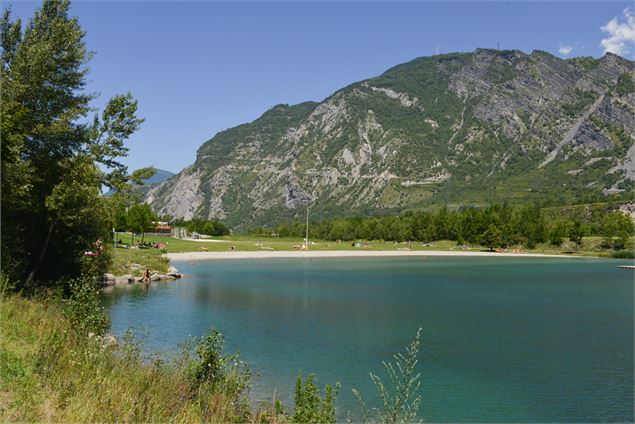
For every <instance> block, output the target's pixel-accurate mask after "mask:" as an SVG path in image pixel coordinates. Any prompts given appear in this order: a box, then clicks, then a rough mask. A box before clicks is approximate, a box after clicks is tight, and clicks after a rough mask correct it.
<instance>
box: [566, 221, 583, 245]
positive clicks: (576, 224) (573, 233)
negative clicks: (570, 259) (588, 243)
mask: <svg viewBox="0 0 635 424" xmlns="http://www.w3.org/2000/svg"><path fill="white" fill-rule="evenodd" d="M582 237H584V230H583V228H582V223H581V222H580V221H579V220H577V219H576V220H575V221H573V225H571V228H570V229H569V240H571V241H572V242H573V243H575V249H576V250H578V249H579V248H580V246H582Z"/></svg>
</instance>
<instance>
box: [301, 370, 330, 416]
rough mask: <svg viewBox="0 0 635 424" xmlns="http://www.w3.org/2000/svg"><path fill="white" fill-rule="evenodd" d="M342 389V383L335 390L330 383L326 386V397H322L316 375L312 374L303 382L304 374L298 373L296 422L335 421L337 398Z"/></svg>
mask: <svg viewBox="0 0 635 424" xmlns="http://www.w3.org/2000/svg"><path fill="white" fill-rule="evenodd" d="M339 390H340V383H337V384H335V390H333V388H332V387H331V386H330V385H328V384H327V385H326V386H325V387H324V399H322V398H321V397H320V389H319V388H318V386H317V384H316V382H315V375H313V374H310V375H309V376H308V377H307V378H306V381H305V383H304V384H303V383H302V374H300V375H298V379H297V381H296V385H295V396H294V400H295V409H294V411H293V422H294V423H334V422H336V419H335V399H336V397H337V393H338V392H339Z"/></svg>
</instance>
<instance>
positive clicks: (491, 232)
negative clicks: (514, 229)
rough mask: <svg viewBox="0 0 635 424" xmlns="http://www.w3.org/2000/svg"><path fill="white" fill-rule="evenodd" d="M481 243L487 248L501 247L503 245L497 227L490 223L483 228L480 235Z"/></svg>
mask: <svg viewBox="0 0 635 424" xmlns="http://www.w3.org/2000/svg"><path fill="white" fill-rule="evenodd" d="M481 244H482V245H483V246H485V247H487V248H488V249H489V250H494V248H496V247H501V246H502V245H503V238H502V234H501V231H500V230H499V229H498V227H496V226H495V225H493V224H490V225H489V227H487V230H485V232H484V233H483V234H482V235H481Z"/></svg>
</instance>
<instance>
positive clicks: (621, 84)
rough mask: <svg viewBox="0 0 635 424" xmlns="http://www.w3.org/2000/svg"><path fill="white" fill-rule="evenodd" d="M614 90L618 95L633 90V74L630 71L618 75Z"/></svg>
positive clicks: (634, 90)
mask: <svg viewBox="0 0 635 424" xmlns="http://www.w3.org/2000/svg"><path fill="white" fill-rule="evenodd" d="M615 91H616V92H617V94H619V95H620V96H626V95H628V94H631V93H633V92H635V81H633V75H632V74H631V73H630V72H625V73H623V74H622V75H620V78H619V79H618V80H617V86H616V87H615Z"/></svg>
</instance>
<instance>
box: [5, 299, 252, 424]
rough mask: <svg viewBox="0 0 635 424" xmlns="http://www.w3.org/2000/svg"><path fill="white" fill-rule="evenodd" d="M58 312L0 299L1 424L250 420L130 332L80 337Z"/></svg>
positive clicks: (51, 305) (46, 305)
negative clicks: (120, 336)
mask: <svg viewBox="0 0 635 424" xmlns="http://www.w3.org/2000/svg"><path fill="white" fill-rule="evenodd" d="M61 309H63V307H61V306H60V303H59V302H58V301H56V300H51V299H47V300H43V301H35V300H26V299H24V298H21V297H18V296H7V297H3V298H0V335H1V336H0V339H1V340H2V343H1V344H0V391H1V392H2V396H3V399H9V401H8V402H3V403H2V405H1V409H0V416H2V419H3V421H8V422H45V421H51V422H167V421H170V422H179V423H201V422H214V423H228V422H249V421H250V416H249V409H248V405H247V404H246V403H245V402H239V401H238V400H237V399H235V398H232V397H231V396H230V395H229V394H228V393H226V392H222V391H212V390H209V389H208V388H206V387H192V386H191V384H190V382H189V380H188V379H187V376H186V372H185V371H186V369H187V366H186V365H187V364H186V363H184V362H181V361H179V360H178V358H172V357H163V356H160V355H157V356H152V357H147V356H145V355H143V354H142V350H141V349H140V342H139V340H138V339H136V338H135V337H134V336H133V335H132V334H131V333H128V334H127V335H126V336H125V337H124V338H123V339H122V340H117V339H115V338H114V337H113V336H111V335H108V334H106V335H103V336H97V335H94V336H92V337H87V336H86V334H85V333H80V332H79V331H78V329H76V328H75V327H74V326H73V325H72V324H71V323H70V322H69V321H68V320H67V319H66V318H64V316H63V314H62V311H61ZM81 331H83V330H81Z"/></svg>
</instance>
